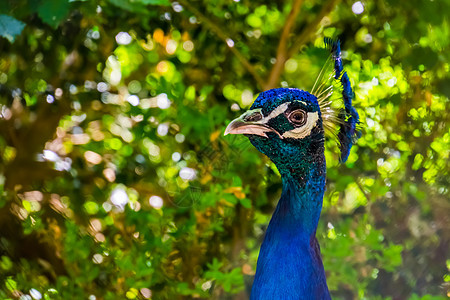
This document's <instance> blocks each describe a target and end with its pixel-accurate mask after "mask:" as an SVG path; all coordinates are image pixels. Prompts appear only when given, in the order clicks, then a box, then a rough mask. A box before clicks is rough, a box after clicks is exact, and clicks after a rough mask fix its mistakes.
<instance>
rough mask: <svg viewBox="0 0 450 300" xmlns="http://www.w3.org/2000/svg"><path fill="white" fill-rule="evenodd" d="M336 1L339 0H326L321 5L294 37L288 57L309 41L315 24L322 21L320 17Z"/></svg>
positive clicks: (322, 16) (325, 13)
mask: <svg viewBox="0 0 450 300" xmlns="http://www.w3.org/2000/svg"><path fill="white" fill-rule="evenodd" d="M338 2H339V0H330V1H328V3H327V4H325V5H324V6H323V7H322V10H321V11H320V12H319V14H318V15H317V16H316V18H315V19H314V20H313V21H312V22H311V23H309V24H308V27H306V28H305V29H304V30H303V31H302V33H301V34H300V36H299V37H298V38H296V39H295V41H294V43H293V44H292V47H291V48H290V49H289V52H288V57H291V56H293V55H294V54H295V53H296V52H298V51H299V50H300V48H301V47H302V46H303V45H304V44H306V43H307V42H309V40H310V38H311V36H312V33H314V32H315V30H316V29H317V26H318V25H319V24H320V21H322V19H323V18H324V17H325V16H326V15H328V14H329V13H330V12H331V11H332V10H333V8H335V7H336V5H337V4H338Z"/></svg>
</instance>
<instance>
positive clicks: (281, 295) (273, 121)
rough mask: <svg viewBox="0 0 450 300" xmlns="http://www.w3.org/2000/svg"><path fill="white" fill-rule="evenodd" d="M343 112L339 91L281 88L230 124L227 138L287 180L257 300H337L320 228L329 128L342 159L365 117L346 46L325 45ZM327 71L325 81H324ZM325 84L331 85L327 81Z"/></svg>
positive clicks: (255, 289)
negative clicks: (238, 140) (336, 103)
mask: <svg viewBox="0 0 450 300" xmlns="http://www.w3.org/2000/svg"><path fill="white" fill-rule="evenodd" d="M325 44H326V46H327V47H328V49H330V51H331V55H330V57H331V59H329V60H328V61H329V62H331V64H332V65H334V67H333V69H334V72H333V73H332V75H334V76H333V77H334V79H333V78H331V77H330V78H331V80H336V82H338V83H339V84H340V85H341V89H342V99H343V104H344V105H343V106H344V107H343V108H342V109H341V110H340V111H336V110H335V109H331V106H330V95H331V93H332V91H331V90H332V88H331V87H328V86H326V85H325V84H321V85H318V84H317V82H318V81H319V80H318V81H316V84H315V85H314V87H313V89H312V91H311V93H309V92H306V91H303V90H299V89H295V88H276V89H271V90H267V91H264V92H262V93H260V94H259V95H258V97H257V98H256V100H255V101H254V103H253V105H252V106H251V107H250V109H249V110H248V111H247V112H245V113H244V114H243V115H241V116H240V117H239V118H237V119H235V120H233V121H232V122H230V124H229V125H228V126H227V128H226V130H225V135H227V134H244V135H245V136H247V137H248V138H249V140H250V142H251V144H252V145H253V146H254V147H256V149H258V150H259V151H260V152H262V153H263V154H265V155H266V156H268V157H269V158H270V160H272V161H273V163H274V164H275V166H276V167H277V169H278V170H279V172H280V174H281V178H282V192H281V198H280V200H279V201H278V204H277V207H276V209H275V212H274V213H273V215H272V218H271V220H270V223H269V226H268V228H267V231H266V235H265V237H264V241H263V243H262V246H261V249H260V253H259V257H258V262H257V267H256V274H255V279H254V282H253V286H252V290H251V296H250V299H258V300H260V299H331V297H330V293H329V290H328V286H327V282H326V277H325V271H324V267H323V264H322V259H321V254H320V248H319V244H318V242H317V239H316V229H317V225H318V221H319V217H320V213H321V210H322V202H323V195H324V191H325V175H326V162H325V155H324V141H325V135H324V128H327V127H333V126H334V128H336V125H337V128H338V133H337V135H336V137H337V140H338V142H339V148H340V153H341V154H340V161H341V162H345V161H346V160H347V158H348V155H349V153H350V148H351V147H352V145H353V144H354V142H355V141H356V139H357V138H358V135H359V132H358V130H357V127H358V123H359V115H358V113H357V111H356V110H355V108H354V107H353V106H352V99H353V91H352V88H351V84H350V80H349V77H348V75H347V73H346V72H344V70H343V64H342V59H341V48H340V42H339V40H331V39H325ZM323 77H324V75H323V69H322V72H321V74H320V75H319V78H323ZM325 82H326V81H325Z"/></svg>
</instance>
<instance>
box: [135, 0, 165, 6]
mask: <svg viewBox="0 0 450 300" xmlns="http://www.w3.org/2000/svg"><path fill="white" fill-rule="evenodd" d="M136 2H140V3H142V4H144V5H164V6H169V5H170V1H169V0H138V1H136Z"/></svg>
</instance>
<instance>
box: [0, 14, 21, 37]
mask: <svg viewBox="0 0 450 300" xmlns="http://www.w3.org/2000/svg"><path fill="white" fill-rule="evenodd" d="M24 27H25V23H23V22H21V21H19V20H16V19H14V18H13V17H10V16H7V15H0V35H1V36H2V37H4V38H6V39H7V40H8V41H10V42H11V43H13V42H14V40H15V39H16V37H17V36H19V35H20V34H21V33H22V30H23V29H24Z"/></svg>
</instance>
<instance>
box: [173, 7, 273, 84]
mask: <svg viewBox="0 0 450 300" xmlns="http://www.w3.org/2000/svg"><path fill="white" fill-rule="evenodd" d="M178 3H180V4H181V5H182V6H184V7H186V9H188V10H189V11H190V12H191V13H193V14H194V15H195V16H197V18H198V19H199V20H201V21H202V22H203V23H204V24H205V25H206V26H207V27H209V29H211V31H212V32H214V33H215V34H216V35H217V36H218V37H219V38H220V39H221V40H222V41H224V42H225V43H226V44H227V45H228V46H229V43H230V42H233V43H234V40H233V39H232V38H231V35H229V34H227V33H226V32H225V31H224V30H223V29H222V28H220V27H219V26H218V25H217V24H216V23H214V22H213V21H211V20H210V19H209V18H208V17H207V16H205V15H204V14H203V13H201V12H200V11H199V10H198V9H197V8H195V7H194V6H193V5H191V4H190V3H189V1H186V0H178ZM229 48H230V50H231V52H232V53H233V54H234V55H235V56H236V58H237V59H238V60H239V61H240V62H241V64H242V65H243V66H244V67H245V68H246V69H247V71H248V72H249V73H250V74H251V75H252V76H253V78H254V79H255V80H256V82H257V83H258V84H259V85H260V86H261V87H264V80H263V79H262V77H261V76H260V75H259V74H258V73H257V72H256V70H255V68H254V67H253V65H252V64H251V63H250V62H249V61H248V59H246V58H245V56H244V55H243V54H242V53H241V52H240V51H239V50H238V49H236V47H234V44H233V45H232V46H229Z"/></svg>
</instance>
